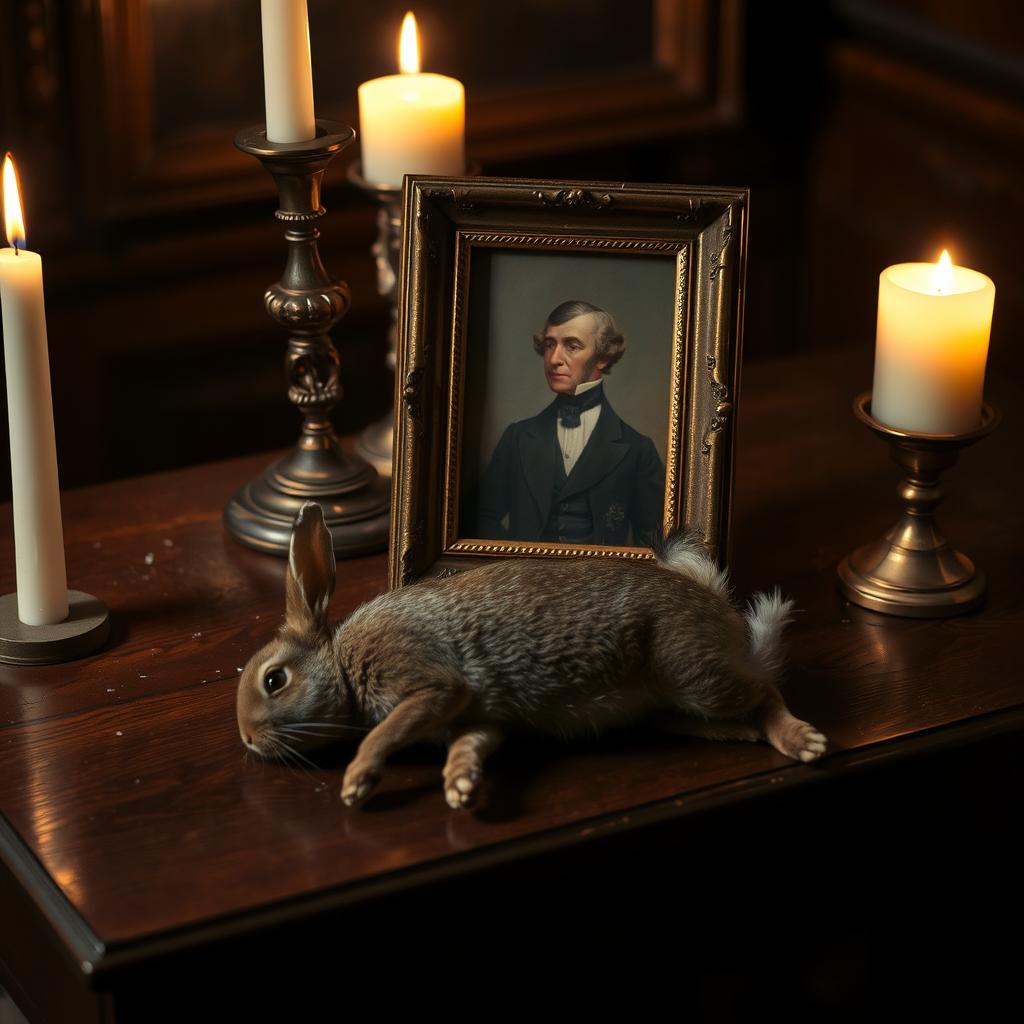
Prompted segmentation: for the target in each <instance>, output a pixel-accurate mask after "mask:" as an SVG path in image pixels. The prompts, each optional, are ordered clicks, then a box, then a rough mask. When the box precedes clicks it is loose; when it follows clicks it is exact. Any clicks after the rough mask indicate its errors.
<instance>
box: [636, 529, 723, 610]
mask: <svg viewBox="0 0 1024 1024" xmlns="http://www.w3.org/2000/svg"><path fill="white" fill-rule="evenodd" d="M654 555H655V557H656V558H657V560H658V565H660V566H661V567H662V568H663V569H670V570H672V572H677V573H679V575H680V576H686V577H687V578H688V579H691V580H693V581H694V583H699V584H700V585H701V586H703V587H707V588H708V590H712V591H714V592H715V593H716V594H718V595H719V596H721V597H723V598H724V599H725V600H727V601H728V600H729V574H728V573H727V572H726V571H725V570H724V569H719V568H718V566H717V565H715V563H714V562H713V561H712V560H711V559H710V558H709V557H708V553H707V549H706V548H705V547H704V545H703V544H702V543H701V542H700V540H699V539H698V538H697V536H696V535H695V534H692V533H687V532H686V531H685V530H679V531H677V532H676V533H673V534H670V535H669V536H668V537H666V538H664V540H661V541H660V542H659V543H657V544H655V547H654Z"/></svg>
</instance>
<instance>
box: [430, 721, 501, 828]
mask: <svg viewBox="0 0 1024 1024" xmlns="http://www.w3.org/2000/svg"><path fill="white" fill-rule="evenodd" d="M501 740H502V735H501V730H500V729H498V727H497V726H494V725H473V726H466V727H465V728H464V729H462V730H458V731H456V732H455V733H454V734H453V737H452V741H451V743H450V744H449V746H448V760H447V761H446V762H445V766H444V798H445V800H447V801H448V806H449V807H451V808H453V809H454V810H457V811H458V810H462V809H464V808H467V807H472V806H473V804H474V803H475V802H476V797H477V793H478V792H479V789H480V781H481V779H482V778H483V772H484V761H485V760H486V759H487V757H488V756H489V755H491V754H492V753H494V751H495V750H497V749H498V747H499V746H501Z"/></svg>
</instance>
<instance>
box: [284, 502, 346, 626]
mask: <svg viewBox="0 0 1024 1024" xmlns="http://www.w3.org/2000/svg"><path fill="white" fill-rule="evenodd" d="M334 581H335V563H334V546H333V544H332V543H331V534H330V531H329V530H328V529H327V524H326V523H324V514H323V510H322V509H321V508H320V506H319V505H318V504H317V503H316V502H315V501H307V502H306V504H305V505H303V506H302V508H301V509H299V514H298V515H297V516H296V517H295V525H294V526H293V527H292V539H291V546H290V548H289V551H288V582H287V591H286V604H285V625H286V626H287V628H288V629H290V630H292V631H294V632H296V633H299V634H302V635H307V636H316V635H319V634H321V633H324V632H326V631H327V605H328V603H329V602H330V600H331V594H333V593H334Z"/></svg>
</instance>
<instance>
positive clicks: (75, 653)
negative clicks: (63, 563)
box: [0, 590, 110, 665]
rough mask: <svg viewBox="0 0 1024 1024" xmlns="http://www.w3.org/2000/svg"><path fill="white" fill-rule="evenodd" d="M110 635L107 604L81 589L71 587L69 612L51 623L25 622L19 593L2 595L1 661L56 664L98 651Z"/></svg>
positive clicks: (23, 663) (0, 598)
mask: <svg viewBox="0 0 1024 1024" xmlns="http://www.w3.org/2000/svg"><path fill="white" fill-rule="evenodd" d="M109 637H110V614H109V613H108V611H107V606H106V605H105V604H104V603H103V602H102V601H101V600H99V598H96V597H93V596H92V594H83V593H82V592H81V591H80V590H69V591H68V614H67V618H65V619H64V620H63V621H61V622H56V623H54V624H53V625H52V626H26V625H25V623H24V622H22V621H21V619H19V618H18V595H17V594H16V593H14V594H5V595H4V596H3V597H0V662H3V663H4V664H7V665H53V664H56V663H57V662H61V661H74V660H75V659H76V658H84V657H86V655H89V654H92V653H93V652H94V651H98V650H99V649H100V648H101V647H102V646H103V645H104V644H105V643H106V642H107V640H108V639H109Z"/></svg>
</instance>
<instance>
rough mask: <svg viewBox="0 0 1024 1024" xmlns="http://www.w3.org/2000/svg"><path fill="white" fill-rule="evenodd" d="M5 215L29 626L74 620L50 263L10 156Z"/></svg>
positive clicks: (17, 510) (7, 330)
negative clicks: (29, 244) (46, 288)
mask: <svg viewBox="0 0 1024 1024" xmlns="http://www.w3.org/2000/svg"><path fill="white" fill-rule="evenodd" d="M3 193H4V221H5V224H6V228H7V239H8V241H9V242H10V243H11V246H12V248H9V249H0V304H2V305H3V324H4V356H5V358H6V361H7V416H8V422H9V424H10V431H11V486H12V494H13V503H14V559H15V565H16V571H17V578H18V618H20V619H21V621H22V622H24V623H25V624H26V625H29V626H45V625H52V624H53V623H55V622H60V621H62V620H63V619H65V618H67V614H68V581H67V572H66V570H65V566H64V530H63V526H62V525H61V516H60V490H59V488H58V484H57V445H56V442H55V440H54V434H53V400H52V398H51V396H50V361H49V356H48V354H47V349H46V310H45V309H44V307H43V261H42V259H40V257H39V254H38V253H34V252H28V251H27V250H25V249H24V244H25V226H24V223H25V222H24V217H23V215H22V212H21V200H20V196H19V195H18V183H17V176H16V174H15V171H14V162H13V161H12V160H11V157H10V154H8V155H7V157H6V159H5V160H4V168H3Z"/></svg>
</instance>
